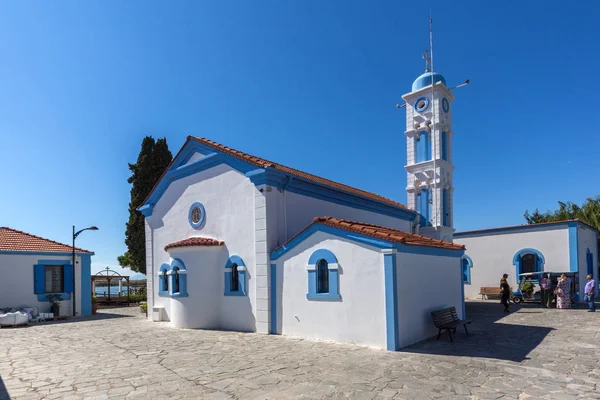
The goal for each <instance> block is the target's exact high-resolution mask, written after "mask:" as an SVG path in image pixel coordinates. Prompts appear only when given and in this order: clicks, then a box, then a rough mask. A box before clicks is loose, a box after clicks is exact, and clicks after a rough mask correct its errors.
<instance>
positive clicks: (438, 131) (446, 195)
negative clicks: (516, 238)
mask: <svg viewBox="0 0 600 400" xmlns="http://www.w3.org/2000/svg"><path fill="white" fill-rule="evenodd" d="M402 98H403V99H404V100H405V101H406V131H405V135H406V155H407V157H406V159H407V161H406V162H407V165H406V166H405V169H406V173H407V185H406V191H407V196H408V207H409V208H410V209H411V210H415V211H417V212H418V213H419V214H420V215H421V218H420V221H419V222H420V224H419V225H420V226H419V230H418V232H419V233H420V234H422V235H425V236H429V237H432V238H435V239H440V240H445V241H450V242H451V241H452V239H453V235H454V228H453V225H454V224H453V223H454V221H453V192H454V186H453V184H452V173H453V171H454V166H453V165H452V136H453V132H452V101H453V100H454V98H455V97H454V95H453V94H452V93H451V92H450V90H448V87H447V86H446V80H445V79H444V77H443V76H442V75H441V74H439V73H434V72H430V71H426V72H425V73H424V74H423V75H421V76H419V77H418V78H417V79H416V80H415V81H414V83H413V85H412V90H411V92H410V93H407V94H405V95H404V96H402Z"/></svg>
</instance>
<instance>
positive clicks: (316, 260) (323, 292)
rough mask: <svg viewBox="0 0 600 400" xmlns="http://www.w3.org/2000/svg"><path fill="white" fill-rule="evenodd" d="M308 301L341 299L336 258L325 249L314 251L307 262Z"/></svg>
mask: <svg viewBox="0 0 600 400" xmlns="http://www.w3.org/2000/svg"><path fill="white" fill-rule="evenodd" d="M307 270H308V293H307V294H306V298H307V299H309V300H335V299H341V296H340V290H339V287H340V286H339V265H338V261H337V258H336V256H335V255H334V254H333V253H332V252H331V251H329V250H327V249H319V250H316V251H315V252H314V253H312V255H311V256H310V258H309V260H308V266H307Z"/></svg>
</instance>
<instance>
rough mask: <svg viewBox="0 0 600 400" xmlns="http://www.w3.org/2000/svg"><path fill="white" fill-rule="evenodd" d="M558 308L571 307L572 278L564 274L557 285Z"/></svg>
mask: <svg viewBox="0 0 600 400" xmlns="http://www.w3.org/2000/svg"><path fill="white" fill-rule="evenodd" d="M555 293H556V308H560V309H567V308H571V280H570V279H568V278H567V275H565V274H562V275H561V276H560V280H559V281H558V285H557V286H556V290H555Z"/></svg>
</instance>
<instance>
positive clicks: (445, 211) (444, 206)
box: [442, 189, 450, 226]
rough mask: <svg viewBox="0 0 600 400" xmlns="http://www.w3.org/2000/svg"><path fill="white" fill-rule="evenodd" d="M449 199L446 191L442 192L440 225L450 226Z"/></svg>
mask: <svg viewBox="0 0 600 400" xmlns="http://www.w3.org/2000/svg"><path fill="white" fill-rule="evenodd" d="M449 204H450V199H449V198H448V189H444V190H443V191H442V225H444V226H450V223H449V222H450V215H448V213H449V212H450V207H449Z"/></svg>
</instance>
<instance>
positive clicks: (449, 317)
mask: <svg viewBox="0 0 600 400" xmlns="http://www.w3.org/2000/svg"><path fill="white" fill-rule="evenodd" d="M431 317H432V318H433V325H435V327H436V328H438V329H439V332H438V336H437V338H438V340H440V336H441V335H442V331H443V330H446V331H448V335H449V336H450V341H451V342H453V341H454V340H453V339H452V333H456V327H457V326H460V325H462V326H463V327H464V328H465V333H466V334H467V336H468V335H469V331H467V324H470V323H471V320H466V319H459V318H458V314H456V308H455V307H449V308H444V309H443V310H438V311H432V312H431Z"/></svg>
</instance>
